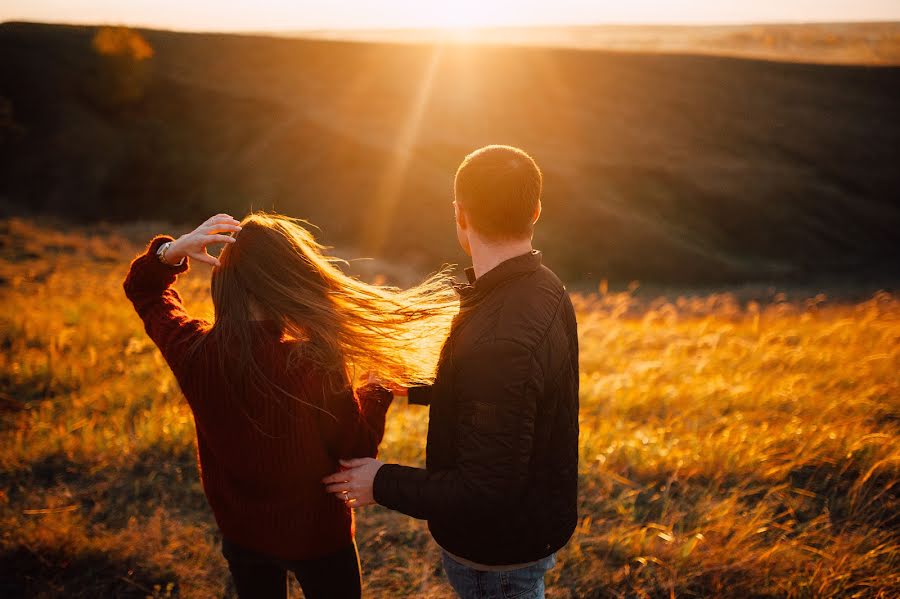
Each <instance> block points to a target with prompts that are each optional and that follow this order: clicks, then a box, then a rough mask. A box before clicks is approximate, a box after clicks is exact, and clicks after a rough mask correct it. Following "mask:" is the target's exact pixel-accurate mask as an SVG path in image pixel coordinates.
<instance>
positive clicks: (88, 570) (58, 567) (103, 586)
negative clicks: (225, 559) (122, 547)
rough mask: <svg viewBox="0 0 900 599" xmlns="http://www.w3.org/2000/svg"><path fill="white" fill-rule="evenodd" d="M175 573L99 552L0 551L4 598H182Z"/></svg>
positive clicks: (0, 593) (18, 548) (0, 591)
mask: <svg viewBox="0 0 900 599" xmlns="http://www.w3.org/2000/svg"><path fill="white" fill-rule="evenodd" d="M175 580H177V577H176V575H175V573H174V572H171V571H168V570H164V569H159V568H155V567H147V566H146V565H143V564H136V563H131V562H129V561H128V560H121V559H115V558H114V557H112V556H109V555H106V554H104V553H101V552H99V551H95V550H93V551H83V550H82V551H79V553H78V555H70V554H69V553H67V552H65V551H64V550H62V549H61V550H58V551H55V552H47V551H41V553H40V554H38V553H35V552H33V551H31V550H30V549H28V548H27V547H21V546H12V547H8V548H3V549H0V597H5V598H7V599H18V598H20V597H22V598H24V597H37V596H50V597H60V596H72V595H71V593H72V590H74V589H77V596H78V597H122V598H130V597H135V598H141V599H143V598H145V597H148V596H151V597H153V596H159V597H165V596H171V597H177V596H178V587H177V585H176V584H175V582H174V581H175Z"/></svg>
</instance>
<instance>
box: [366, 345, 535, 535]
mask: <svg viewBox="0 0 900 599" xmlns="http://www.w3.org/2000/svg"><path fill="white" fill-rule="evenodd" d="M454 378H455V380H457V381H459V384H458V385H457V387H456V390H455V393H456V394H457V396H456V398H455V400H456V403H457V409H458V418H457V425H456V426H457V430H456V435H455V438H456V439H457V444H458V458H457V463H456V467H455V468H453V469H451V470H440V471H428V470H423V469H420V468H410V467H407V466H400V465H397V464H385V465H384V466H382V467H381V468H380V469H379V470H378V474H377V475H376V477H375V482H374V489H373V491H374V496H375V500H376V501H377V502H378V503H380V504H381V505H383V506H385V507H388V508H391V509H394V510H397V511H400V512H403V513H404V514H407V515H409V516H412V517H414V518H423V519H431V518H433V517H449V516H451V515H453V514H457V515H458V514H466V513H468V514H480V515H488V514H493V513H499V512H501V511H502V510H503V508H504V506H506V505H508V504H509V502H515V501H517V498H518V497H519V496H520V495H521V494H522V492H523V490H524V488H525V485H526V484H527V478H528V464H529V462H530V459H531V450H532V445H533V435H534V418H535V412H536V410H537V399H538V397H539V394H540V389H542V387H543V376H542V373H541V372H540V370H539V369H538V365H537V364H536V363H535V360H534V358H533V356H532V354H531V352H530V351H529V350H528V349H527V348H526V347H525V346H523V345H521V344H519V343H518V342H515V341H492V342H490V343H485V344H483V345H481V346H480V347H479V348H476V349H475V351H473V352H471V353H470V354H469V355H468V356H466V357H465V358H462V359H460V360H458V363H457V370H456V374H455V375H454Z"/></svg>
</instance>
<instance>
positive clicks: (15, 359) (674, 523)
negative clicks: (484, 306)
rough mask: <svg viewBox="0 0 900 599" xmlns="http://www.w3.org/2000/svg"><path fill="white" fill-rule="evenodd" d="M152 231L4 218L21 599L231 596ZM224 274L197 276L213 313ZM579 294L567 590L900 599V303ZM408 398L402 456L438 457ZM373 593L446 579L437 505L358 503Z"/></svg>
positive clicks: (0, 405) (194, 299)
mask: <svg viewBox="0 0 900 599" xmlns="http://www.w3.org/2000/svg"><path fill="white" fill-rule="evenodd" d="M151 232H152V231H151V230H150V227H149V226H143V227H141V226H132V227H118V228H115V229H112V228H108V229H103V230H101V231H99V232H97V233H94V234H85V233H83V232H78V231H64V230H63V229H62V228H42V227H39V226H37V225H35V224H34V223H31V222H27V221H22V220H7V221H2V222H0V298H2V306H3V310H2V313H0V344H2V347H3V352H2V354H0V392H2V395H0V411H2V413H0V596H3V597H17V596H19V595H26V596H35V597H55V596H65V597H115V596H123V597H132V596H133V597H145V596H155V597H169V596H172V597H176V596H177V597H204V598H205V597H213V596H221V595H222V594H223V593H224V592H225V587H226V584H227V580H228V576H227V570H226V567H225V564H224V562H223V560H222V558H221V556H220V554H219V546H218V543H219V541H218V537H217V534H216V530H215V527H214V524H213V522H212V518H211V515H210V512H209V510H208V508H207V506H206V503H205V499H204V497H203V492H202V489H201V487H200V484H199V481H198V476H197V470H196V465H195V453H194V452H195V449H194V430H193V423H192V419H191V415H190V412H189V410H188V408H187V406H186V404H185V402H184V401H183V400H182V398H181V396H180V394H179V391H178V388H177V386H176V385H175V383H174V380H173V377H172V376H171V375H170V373H169V372H168V370H167V369H166V367H165V364H164V363H163V361H162V359H161V358H160V356H159V354H158V352H157V351H156V349H155V348H154V346H153V345H152V344H151V342H150V341H149V340H148V339H147V337H146V336H145V334H144V332H143V330H142V327H141V325H140V322H139V320H138V318H137V316H136V315H135V314H134V313H133V311H132V309H131V306H130V305H129V304H128V303H127V302H126V300H125V298H124V297H123V294H122V291H121V280H122V278H123V277H124V274H125V269H126V267H127V263H128V260H129V259H130V258H131V257H132V256H133V254H134V253H135V252H136V251H137V250H138V248H139V246H138V245H137V244H136V243H135V241H136V240H140V239H145V238H149V234H150V233H151ZM207 278H208V271H207V270H206V269H205V268H203V267H200V266H198V267H196V268H195V269H194V270H193V271H192V272H191V273H190V274H189V275H188V276H187V277H185V278H184V279H183V280H182V281H181V283H180V284H179V289H180V290H181V291H182V292H183V293H184V295H185V296H186V301H187V302H188V305H189V307H190V308H192V309H193V310H194V311H195V312H198V313H203V312H208V311H209V309H210V305H209V301H208V296H207ZM603 291H604V290H603V289H600V290H599V292H598V293H597V294H593V295H584V296H578V297H576V298H575V303H576V307H577V311H578V316H579V325H580V336H581V351H582V354H581V364H582V372H581V376H582V379H581V383H582V395H581V402H582V408H581V464H580V473H581V482H580V496H579V501H580V524H579V526H578V529H577V531H576V533H575V535H574V537H573V538H572V540H571V542H570V543H569V545H568V546H567V547H566V548H565V549H564V550H563V551H562V552H561V553H560V555H559V564H558V565H557V567H556V568H555V569H553V570H552V571H551V572H550V573H549V575H548V583H549V591H548V596H549V597H556V598H560V597H710V596H721V597H884V598H887V597H896V596H898V595H900V535H898V532H897V531H898V530H900V521H898V518H900V517H898V513H900V512H898V508H900V501H898V492H900V487H898V481H900V444H898V438H900V437H898V434H900V380H898V377H897V373H898V371H900V297H898V296H896V295H892V294H889V293H879V294H877V295H876V296H874V297H872V298H871V299H869V300H867V301H863V302H857V303H849V304H845V303H841V302H840V301H837V300H832V299H831V298H828V297H824V296H817V297H814V298H811V299H809V300H806V301H784V300H783V298H782V297H780V296H777V295H776V296H775V297H774V299H773V300H772V301H771V302H767V303H763V304H758V303H752V302H751V303H747V304H742V303H739V302H738V301H737V300H736V299H735V298H734V297H732V296H730V295H728V294H713V295H704V296H699V297H682V298H678V299H672V300H671V302H669V301H666V300H659V301H649V300H641V301H638V300H637V299H635V298H634V297H633V296H632V295H631V294H629V293H605V292H603ZM426 427H427V412H426V411H424V410H423V409H421V408H417V407H414V406H407V405H405V404H403V403H399V404H395V406H394V407H392V408H391V411H390V413H389V415H388V431H387V434H386V438H385V441H384V443H383V445H382V453H381V455H382V457H383V458H385V459H387V460H397V461H401V462H404V463H411V464H421V463H422V461H423V446H424V439H425V430H426ZM357 539H358V542H359V546H360V552H361V558H362V566H363V570H364V577H365V589H366V596H368V597H406V596H412V597H447V596H449V593H450V590H449V587H448V585H447V583H446V580H445V578H444V576H443V574H442V572H441V567H440V562H439V555H438V551H437V548H436V546H435V545H434V543H433V542H432V541H431V540H430V538H429V536H428V534H427V530H426V529H425V527H424V525H423V523H421V522H418V521H414V520H411V519H408V518H406V517H403V516H400V515H397V514H394V513H390V512H388V511H386V510H384V509H381V508H378V507H375V508H368V509H365V510H363V511H362V512H361V513H360V514H359V518H358V534H357Z"/></svg>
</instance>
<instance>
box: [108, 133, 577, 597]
mask: <svg viewBox="0 0 900 599" xmlns="http://www.w3.org/2000/svg"><path fill="white" fill-rule="evenodd" d="M454 188H455V202H454V205H455V209H456V231H457V236H458V239H459V242H460V244H461V245H462V247H463V249H464V250H465V251H466V253H467V254H469V255H471V257H472V263H473V267H472V268H469V269H467V270H466V274H467V275H468V279H469V283H468V284H467V285H452V286H451V279H450V277H449V275H448V274H447V273H445V272H441V273H438V274H437V275H434V276H432V277H431V278H429V279H428V280H427V281H425V282H424V283H423V284H421V285H419V286H417V287H413V288H412V289H408V290H398V289H395V288H386V287H378V286H373V285H368V284H366V283H363V282H360V281H358V280H356V279H354V278H351V277H348V276H346V275H345V274H344V273H343V272H342V271H341V270H340V269H339V268H338V267H337V266H336V265H335V263H334V262H335V260H334V259H332V258H329V257H327V256H326V255H325V254H324V253H323V251H324V248H323V247H322V246H321V245H319V244H318V243H317V242H316V241H315V239H314V238H313V236H312V235H311V234H310V233H309V232H308V231H307V230H306V228H304V226H303V223H301V222H300V221H297V220H294V219H290V218H287V217H284V216H278V215H269V214H251V215H250V216H248V217H246V218H245V219H244V220H243V221H241V222H238V221H237V220H235V219H233V218H231V217H230V216H228V215H223V214H220V215H217V216H214V217H212V218H211V219H209V220H208V221H206V222H205V223H204V224H203V225H201V226H200V227H198V228H197V229H196V230H195V231H193V232H191V233H188V234H186V235H184V236H182V237H180V238H178V239H177V240H174V241H173V240H172V239H171V238H169V237H157V238H155V239H154V240H153V241H152V242H151V243H150V246H149V248H148V250H147V252H146V253H145V254H143V255H141V256H139V257H137V258H136V259H135V260H134V262H133V263H132V264H131V270H130V271H129V273H128V276H127V278H126V279H125V283H124V287H125V293H126V295H127V296H128V298H129V299H130V300H131V301H132V303H133V304H134V307H135V310H137V312H138V314H139V315H140V317H141V319H142V320H143V322H144V325H145V328H146V331H147V333H148V335H149V336H150V338H151V339H152V340H153V341H154V343H156V345H157V346H158V347H159V349H160V351H161V352H162V354H163V357H164V358H165V360H166V362H167V363H168V365H169V367H170V368H171V369H172V372H173V373H174V374H175V377H176V379H177V380H178V383H179V385H180V387H181V390H182V392H183V393H184V396H185V398H186V399H187V401H188V404H189V405H190V407H191V410H192V412H193V414H194V422H195V424H196V428H197V446H198V458H199V463H200V472H201V478H202V481H203V488H204V491H205V493H206V497H207V499H208V501H209V504H210V506H211V507H212V510H213V513H214V515H215V518H216V522H217V524H218V526H219V528H220V530H221V532H222V536H223V540H222V552H223V554H224V556H225V558H226V559H227V561H228V566H229V569H230V571H231V574H232V578H233V580H234V584H235V587H236V589H237V592H238V595H239V596H240V597H242V598H243V599H246V598H248V597H285V595H286V586H287V585H286V583H287V572H288V571H292V572H294V574H295V575H296V577H297V579H298V581H299V582H300V585H301V587H302V588H303V592H304V595H305V596H306V597H307V599H318V598H343V597H359V596H360V588H361V583H360V571H359V560H358V557H357V550H356V545H355V542H354V524H353V515H352V511H351V510H352V508H356V507H360V506H364V505H369V504H373V503H378V504H381V505H383V506H385V507H387V508H390V509H393V510H397V511H400V512H402V513H404V514H407V515H409V516H412V517H414V518H421V519H426V520H428V525H429V529H430V530H431V533H432V535H433V537H434V539H435V541H436V542H437V543H438V545H440V547H441V549H442V550H443V551H442V554H443V565H444V571H445V573H446V575H447V578H448V579H449V581H450V584H451V585H452V586H453V588H454V589H455V591H456V592H457V593H458V594H459V595H460V596H461V597H464V598H469V597H473V598H475V597H478V598H481V597H497V598H503V597H519V598H524V597H543V595H544V573H545V572H546V571H547V570H548V569H549V568H551V567H552V566H553V565H554V563H555V552H556V551H557V550H559V549H560V548H561V547H563V546H564V545H565V544H566V542H567V541H568V539H569V537H570V536H571V534H572V532H573V530H574V528H575V524H576V520H577V511H576V494H577V476H578V474H577V462H578V340H577V336H576V324H575V315H574V311H573V309H572V304H571V302H570V301H569V297H568V295H567V293H566V291H565V288H564V287H563V285H562V283H560V281H559V279H557V278H556V276H555V275H554V274H553V273H552V272H551V271H550V270H549V269H547V268H546V267H544V266H542V264H541V254H540V253H539V252H537V251H535V250H533V249H532V247H531V238H532V232H533V228H534V224H535V222H536V221H537V219H538V217H539V216H540V212H541V202H540V196H541V188H542V176H541V172H540V170H539V168H538V166H537V164H535V162H534V160H533V159H532V158H531V157H530V156H529V155H528V154H526V153H525V152H523V151H521V150H519V149H516V148H512V147H509V146H488V147H485V148H482V149H480V150H478V151H476V152H474V153H472V154H470V155H469V156H467V157H466V158H465V160H464V161H463V163H462V164H461V165H460V167H459V169H458V171H457V173H456V180H455V186H454ZM214 243H224V244H225V247H224V249H223V250H222V252H221V254H220V255H219V257H218V259H217V258H214V257H213V256H210V255H209V254H207V253H206V247H207V246H208V245H210V244H214ZM188 258H192V259H195V260H199V261H201V262H208V263H210V264H212V265H213V266H214V268H213V270H212V280H211V292H212V298H213V304H214V307H215V319H214V322H212V323H208V322H205V321H202V320H198V319H195V318H192V317H190V316H189V315H188V314H187V313H186V312H185V310H184V307H183V306H182V303H181V298H180V297H179V295H178V293H177V292H176V291H175V290H174V289H173V288H172V285H173V284H174V283H175V280H176V278H177V275H178V274H180V273H183V272H185V271H186V270H187V268H188V263H187V259H188ZM457 296H458V297H457ZM451 318H452V322H449V321H450V319H451ZM448 323H449V326H450V328H449V336H446V338H445V331H446V330H447V329H446V327H447V325H448ZM435 363H436V364H437V366H436V367H435ZM354 372H357V373H359V372H367V373H371V372H377V373H378V374H377V376H375V375H372V374H367V375H364V377H365V378H366V380H365V381H359V382H364V383H365V384H362V385H361V386H359V387H358V388H356V389H353V388H352V385H353V383H354V382H356V378H357V377H354V375H353V373H354ZM406 393H408V401H409V403H418V404H424V405H429V406H430V421H429V429H428V440H427V446H426V458H427V464H426V468H425V469H421V468H411V467H408V466H402V465H399V464H383V463H382V462H380V461H378V460H376V459H374V456H375V455H376V452H377V449H378V444H379V442H380V441H381V437H382V435H383V433H384V423H385V415H386V412H387V410H388V407H389V406H390V404H391V401H392V399H393V397H394V395H395V394H396V395H400V394H406Z"/></svg>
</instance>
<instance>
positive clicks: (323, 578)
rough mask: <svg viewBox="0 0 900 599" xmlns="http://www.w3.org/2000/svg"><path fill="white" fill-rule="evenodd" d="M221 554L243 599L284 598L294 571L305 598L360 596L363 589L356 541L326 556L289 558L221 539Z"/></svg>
mask: <svg viewBox="0 0 900 599" xmlns="http://www.w3.org/2000/svg"><path fill="white" fill-rule="evenodd" d="M222 555H224V556H225V559H226V560H228V569H229V570H231V577H232V579H234V586H235V588H236V589H237V593H238V597H240V599H270V598H272V599H276V598H277V599H285V598H286V597H287V574H288V572H293V573H294V576H296V577H297V582H299V583H300V587H301V588H302V589H303V595H304V597H306V599H321V598H327V599H332V598H333V599H359V597H360V595H361V593H362V590H361V588H360V585H361V582H360V577H359V557H358V556H357V554H356V543H351V544H350V545H347V547H346V548H344V549H342V550H340V551H338V552H337V553H334V554H332V555H327V556H325V557H317V558H314V559H308V560H297V561H287V560H281V559H278V558H274V557H269V556H266V555H262V554H260V553H257V552H255V551H251V550H249V549H244V548H243V547H239V546H237V545H235V544H234V543H231V542H229V541H228V540H227V539H223V540H222Z"/></svg>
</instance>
